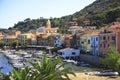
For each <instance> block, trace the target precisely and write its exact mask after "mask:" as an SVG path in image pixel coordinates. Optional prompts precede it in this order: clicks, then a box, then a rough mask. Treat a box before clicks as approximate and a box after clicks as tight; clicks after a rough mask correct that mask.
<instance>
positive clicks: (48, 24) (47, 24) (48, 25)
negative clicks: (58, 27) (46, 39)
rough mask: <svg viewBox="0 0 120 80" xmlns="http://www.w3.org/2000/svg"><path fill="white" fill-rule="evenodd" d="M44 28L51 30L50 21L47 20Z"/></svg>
mask: <svg viewBox="0 0 120 80" xmlns="http://www.w3.org/2000/svg"><path fill="white" fill-rule="evenodd" d="M46 27H47V28H51V23H50V20H49V19H48V21H47V23H46Z"/></svg>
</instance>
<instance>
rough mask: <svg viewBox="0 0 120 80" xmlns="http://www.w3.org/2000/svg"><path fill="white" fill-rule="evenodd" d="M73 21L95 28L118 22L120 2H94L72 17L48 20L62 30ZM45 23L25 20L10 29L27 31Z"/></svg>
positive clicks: (98, 0)
mask: <svg viewBox="0 0 120 80" xmlns="http://www.w3.org/2000/svg"><path fill="white" fill-rule="evenodd" d="M80 4H81V3H80ZM73 19H76V20H77V22H78V25H79V26H83V27H84V26H86V25H85V23H84V22H86V21H87V22H89V24H87V25H94V26H97V28H100V27H103V26H105V25H108V24H109V23H111V22H114V21H120V0H96V1H95V2H93V3H92V4H90V5H88V6H86V7H85V8H84V9H82V10H80V11H78V12H76V13H74V14H72V15H68V16H63V17H61V18H50V20H51V24H52V27H60V28H64V27H65V26H66V25H67V24H68V22H69V21H72V20H73ZM46 21H47V19H45V18H42V17H40V18H39V19H29V18H27V19H25V20H24V21H20V22H18V23H17V24H15V25H14V26H13V27H12V28H17V29H19V30H21V31H28V30H30V29H37V28H38V27H41V26H45V23H46ZM10 29H11V28H10Z"/></svg>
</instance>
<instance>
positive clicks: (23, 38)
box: [18, 33, 36, 44]
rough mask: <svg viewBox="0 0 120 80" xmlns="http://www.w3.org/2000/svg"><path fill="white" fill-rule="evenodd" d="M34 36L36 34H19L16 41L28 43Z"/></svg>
mask: <svg viewBox="0 0 120 80" xmlns="http://www.w3.org/2000/svg"><path fill="white" fill-rule="evenodd" d="M35 37H36V35H35V34H32V33H25V34H20V35H19V37H18V41H19V42H20V43H23V44H30V42H29V40H30V39H32V38H35Z"/></svg>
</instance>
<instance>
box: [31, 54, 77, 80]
mask: <svg viewBox="0 0 120 80" xmlns="http://www.w3.org/2000/svg"><path fill="white" fill-rule="evenodd" d="M31 64H32V66H33V69H34V70H33V71H32V76H31V79H33V80H70V78H69V76H68V74H72V75H74V76H75V74H74V73H73V72H72V68H70V67H68V68H63V67H64V66H65V65H66V63H63V61H62V60H61V59H59V58H57V59H54V60H53V59H52V58H47V57H46V56H44V57H43V60H42V62H37V63H31Z"/></svg>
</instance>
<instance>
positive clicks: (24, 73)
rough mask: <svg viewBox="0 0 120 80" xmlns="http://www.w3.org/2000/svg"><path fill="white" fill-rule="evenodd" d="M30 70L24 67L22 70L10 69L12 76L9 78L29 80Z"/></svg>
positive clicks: (11, 79)
mask: <svg viewBox="0 0 120 80" xmlns="http://www.w3.org/2000/svg"><path fill="white" fill-rule="evenodd" d="M30 71H31V68H28V67H25V68H24V69H22V70H16V69H14V68H13V69H12V75H11V76H10V77H9V78H10V80H31V79H30V78H29V76H30Z"/></svg>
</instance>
